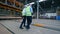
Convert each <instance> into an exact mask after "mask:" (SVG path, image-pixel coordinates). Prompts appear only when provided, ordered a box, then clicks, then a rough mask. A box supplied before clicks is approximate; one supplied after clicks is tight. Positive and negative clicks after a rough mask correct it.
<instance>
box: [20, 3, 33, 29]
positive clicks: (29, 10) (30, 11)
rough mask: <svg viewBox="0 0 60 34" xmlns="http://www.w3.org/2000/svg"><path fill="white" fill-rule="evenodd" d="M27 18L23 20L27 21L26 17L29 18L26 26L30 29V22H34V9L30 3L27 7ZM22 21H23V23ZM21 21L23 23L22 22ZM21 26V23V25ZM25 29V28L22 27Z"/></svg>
mask: <svg viewBox="0 0 60 34" xmlns="http://www.w3.org/2000/svg"><path fill="white" fill-rule="evenodd" d="M24 12H25V14H24V15H25V18H24V20H23V22H24V23H25V22H26V19H27V25H26V26H25V27H26V29H30V24H31V23H32V13H33V10H32V7H31V4H28V5H27V6H26V8H25V11H24ZM23 22H22V23H23ZM22 23H21V24H22ZM20 26H21V25H20ZM22 29H23V28H22Z"/></svg>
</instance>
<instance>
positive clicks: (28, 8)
mask: <svg viewBox="0 0 60 34" xmlns="http://www.w3.org/2000/svg"><path fill="white" fill-rule="evenodd" d="M25 10H26V16H32V14H31V11H30V6H28V7H26V9H25Z"/></svg>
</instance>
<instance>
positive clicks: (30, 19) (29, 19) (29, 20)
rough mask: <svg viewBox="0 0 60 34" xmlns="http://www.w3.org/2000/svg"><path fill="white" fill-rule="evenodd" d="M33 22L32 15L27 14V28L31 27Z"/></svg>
mask: <svg viewBox="0 0 60 34" xmlns="http://www.w3.org/2000/svg"><path fill="white" fill-rule="evenodd" d="M31 23H32V16H27V26H26V28H27V29H29V28H30V24H31Z"/></svg>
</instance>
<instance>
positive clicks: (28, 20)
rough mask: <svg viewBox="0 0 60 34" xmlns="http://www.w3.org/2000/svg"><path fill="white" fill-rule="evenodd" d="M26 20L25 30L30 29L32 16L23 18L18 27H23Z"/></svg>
mask: <svg viewBox="0 0 60 34" xmlns="http://www.w3.org/2000/svg"><path fill="white" fill-rule="evenodd" d="M26 19H27V25H26V28H30V24H31V22H32V16H24V18H23V21H22V23H21V25H20V27H22V25H23V24H24V26H25V22H26Z"/></svg>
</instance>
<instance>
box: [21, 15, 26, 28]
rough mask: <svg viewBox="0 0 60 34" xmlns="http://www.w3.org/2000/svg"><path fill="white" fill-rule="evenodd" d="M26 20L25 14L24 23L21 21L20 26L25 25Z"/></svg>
mask: <svg viewBox="0 0 60 34" xmlns="http://www.w3.org/2000/svg"><path fill="white" fill-rule="evenodd" d="M25 22H26V16H23V21H22V23H21V25H20V27H22V25H24V26H25Z"/></svg>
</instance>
